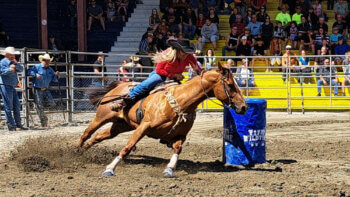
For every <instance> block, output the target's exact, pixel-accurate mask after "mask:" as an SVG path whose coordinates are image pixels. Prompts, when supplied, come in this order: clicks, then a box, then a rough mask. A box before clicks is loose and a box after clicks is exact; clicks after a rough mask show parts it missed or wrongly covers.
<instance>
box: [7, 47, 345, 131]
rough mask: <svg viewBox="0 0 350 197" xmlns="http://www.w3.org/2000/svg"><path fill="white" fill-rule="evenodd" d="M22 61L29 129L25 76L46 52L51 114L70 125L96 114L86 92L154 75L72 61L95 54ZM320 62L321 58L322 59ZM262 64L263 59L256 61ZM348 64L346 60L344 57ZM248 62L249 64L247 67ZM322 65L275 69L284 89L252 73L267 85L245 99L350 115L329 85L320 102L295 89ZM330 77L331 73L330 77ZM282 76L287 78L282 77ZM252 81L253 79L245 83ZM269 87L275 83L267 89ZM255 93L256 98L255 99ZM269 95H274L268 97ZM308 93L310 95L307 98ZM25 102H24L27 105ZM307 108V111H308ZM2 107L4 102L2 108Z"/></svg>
mask: <svg viewBox="0 0 350 197" xmlns="http://www.w3.org/2000/svg"><path fill="white" fill-rule="evenodd" d="M20 51H21V55H20V61H19V63H20V64H22V65H23V66H24V67H25V69H24V71H23V73H19V76H20V79H21V83H22V87H23V92H22V89H20V88H17V91H18V92H19V93H20V95H21V97H20V98H21V99H20V101H21V104H22V110H21V117H22V118H23V119H24V120H25V123H26V124H27V126H29V124H30V121H32V120H30V119H32V118H31V117H32V116H33V115H34V114H35V109H34V107H33V106H34V105H33V102H34V99H33V92H32V89H31V85H30V84H31V80H32V79H31V78H30V77H28V76H27V70H28V69H29V68H30V67H32V66H33V65H35V64H38V63H39V62H38V60H37V56H38V55H41V54H44V53H45V52H48V53H50V54H51V55H53V56H54V58H55V61H54V62H52V63H51V64H50V66H51V67H53V69H54V70H55V71H56V70H58V71H60V73H61V75H60V79H59V82H58V83H53V84H51V86H50V88H49V90H50V91H52V93H53V97H54V100H55V102H56V107H55V108H52V109H49V110H48V112H53V113H63V114H64V117H68V118H67V121H72V120H73V116H74V114H75V113H85V112H94V111H95V110H96V109H95V107H94V106H92V105H91V104H90V103H89V99H88V92H89V90H92V89H94V88H99V86H105V85H108V84H110V83H111V82H112V81H115V80H126V81H138V82H140V81H142V80H144V79H146V78H147V76H148V74H149V72H150V71H151V70H153V67H150V66H149V67H143V68H144V69H148V70H149V71H148V72H147V71H146V72H138V71H137V69H138V68H137V67H136V66H135V65H136V64H135V62H134V61H133V59H131V62H132V66H131V67H128V69H129V72H128V73H121V72H118V69H119V68H120V67H121V66H122V65H121V64H106V63H105V62H104V61H102V63H101V64H99V65H96V64H91V63H86V62H79V61H77V60H75V59H77V58H74V57H75V56H78V55H83V56H85V57H92V58H90V59H96V57H97V56H99V55H101V53H92V52H76V51H42V50H34V49H26V48H24V49H20ZM102 55H108V56H118V57H120V56H123V57H126V59H128V57H129V56H136V55H133V54H129V55H124V54H102ZM138 57H140V58H150V57H149V56H138ZM294 57H296V58H298V57H299V56H290V57H288V60H289V62H290V58H294ZM306 57H309V58H314V57H316V56H306ZM318 57H320V56H318ZM322 57H328V58H329V59H330V61H331V64H330V68H332V67H334V68H336V69H339V70H342V67H344V66H342V65H334V64H332V59H335V58H337V57H338V56H333V55H329V56H322ZM215 58H216V59H220V58H226V59H232V60H233V62H237V63H240V62H241V60H242V59H245V60H246V61H248V60H250V59H252V58H254V57H230V56H225V57H221V56H216V57H215ZM258 58H262V57H258ZM263 58H267V59H271V58H282V57H276V56H265V57H263ZM345 58H347V57H345ZM197 59H198V60H200V59H203V60H204V62H203V67H204V68H206V63H207V62H206V61H205V59H206V58H204V57H203V56H197ZM248 62H249V61H248ZM317 66H318V65H316V66H315V65H312V66H307V67H310V69H311V70H312V71H313V72H312V73H311V75H304V74H302V73H298V72H293V70H292V69H288V68H287V69H284V67H281V66H280V67H273V69H280V70H282V69H284V72H285V83H281V72H273V73H265V72H253V73H254V78H255V81H260V82H261V81H263V82H264V83H262V82H261V83H259V84H258V85H257V86H255V87H249V86H248V83H246V86H243V87H241V89H242V91H243V93H244V95H245V96H246V97H247V98H263V99H267V100H268V103H269V101H271V102H277V101H278V103H277V104H276V105H271V106H269V105H268V110H283V111H286V112H288V113H291V112H292V111H293V110H302V111H303V112H304V111H305V110H314V109H321V110H350V105H342V104H334V103H335V101H337V102H338V101H339V100H346V101H347V102H349V103H350V97H349V96H337V97H335V96H333V95H332V93H331V90H332V89H333V88H334V87H333V85H332V83H329V84H328V85H327V87H328V88H329V90H330V93H329V94H328V95H326V96H322V97H319V96H316V95H313V96H312V95H310V93H309V92H310V91H309V90H311V89H315V88H316V87H315V86H310V85H308V84H305V83H295V81H298V80H299V81H302V80H304V79H306V78H315V77H317V73H316V74H315V71H316V69H317ZM346 66H350V65H346ZM237 67H238V66H237V64H236V65H231V66H230V69H231V70H232V71H235V70H236V69H237ZM93 68H100V70H101V72H99V73H94V72H93ZM249 68H250V69H252V70H254V69H256V68H259V69H266V68H271V67H270V66H259V67H253V66H249ZM330 73H331V72H330ZM282 74H283V73H282ZM190 75H191V72H189V73H188V74H186V75H185V77H186V79H188V78H189V77H190ZM329 77H330V78H332V77H334V76H333V75H332V73H331V74H330V76H329ZM338 77H339V78H343V77H344V73H342V72H339V73H338ZM247 79H248V80H249V79H250V78H249V77H248V78H247ZM267 81H271V82H269V83H266V82H267ZM273 81H278V82H276V84H273V85H271V83H273ZM338 86H339V87H338V88H342V86H341V84H339V83H338ZM344 88H347V89H350V86H349V85H346V86H345V87H344ZM251 92H252V93H253V94H251ZM254 92H258V93H259V95H257V94H254ZM269 92H271V94H269ZM305 93H306V94H305ZM25 98H26V99H25ZM213 99H215V98H210V99H208V100H207V101H205V102H203V103H202V104H201V105H200V106H199V107H198V109H199V110H200V111H217V110H222V108H221V107H219V106H215V105H213V104H212V103H211V101H210V100H213ZM296 101H298V102H301V104H296V103H295V102H296ZM309 101H314V102H315V104H314V105H312V104H310V102H309ZM316 101H325V102H328V103H329V105H319V104H320V103H317V102H316ZM306 102H307V105H306ZM1 104H2V102H1ZM3 116H4V113H3V112H1V117H0V118H1V119H4V117H3Z"/></svg>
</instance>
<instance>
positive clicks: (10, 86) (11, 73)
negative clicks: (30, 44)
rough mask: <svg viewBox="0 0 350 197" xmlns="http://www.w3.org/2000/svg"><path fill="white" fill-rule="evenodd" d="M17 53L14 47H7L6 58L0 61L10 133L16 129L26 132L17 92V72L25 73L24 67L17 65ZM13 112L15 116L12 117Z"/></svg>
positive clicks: (6, 116)
mask: <svg viewBox="0 0 350 197" xmlns="http://www.w3.org/2000/svg"><path fill="white" fill-rule="evenodd" d="M16 54H18V52H17V51H15V48H13V47H7V48H5V50H4V51H3V52H2V55H4V56H5V57H4V58H3V59H2V60H1V61H0V84H1V95H2V98H3V102H4V109H5V118H6V123H7V127H8V130H9V131H15V130H16V128H19V129H21V130H26V128H23V126H22V123H21V116H20V108H21V104H20V102H19V98H18V95H17V92H16V89H15V87H17V84H18V79H17V72H22V71H23V66H22V65H20V64H18V63H17V60H16ZM12 111H13V116H14V118H13V116H12Z"/></svg>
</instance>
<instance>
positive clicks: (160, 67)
mask: <svg viewBox="0 0 350 197" xmlns="http://www.w3.org/2000/svg"><path fill="white" fill-rule="evenodd" d="M166 65H167V62H159V63H157V66H156V73H157V74H158V75H160V76H163V77H174V74H173V73H168V71H166V70H165V66H166Z"/></svg>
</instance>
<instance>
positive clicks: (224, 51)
mask: <svg viewBox="0 0 350 197" xmlns="http://www.w3.org/2000/svg"><path fill="white" fill-rule="evenodd" d="M226 51H236V50H235V49H230V48H228V46H223V47H222V56H226Z"/></svg>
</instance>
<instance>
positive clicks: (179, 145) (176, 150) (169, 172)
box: [163, 138, 186, 178]
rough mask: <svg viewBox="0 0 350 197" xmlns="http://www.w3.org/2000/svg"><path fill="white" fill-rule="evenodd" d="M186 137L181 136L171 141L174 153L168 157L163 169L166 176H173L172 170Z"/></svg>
mask: <svg viewBox="0 0 350 197" xmlns="http://www.w3.org/2000/svg"><path fill="white" fill-rule="evenodd" d="M185 140H186V138H182V139H180V140H178V141H176V142H174V143H173V151H174V154H173V156H172V157H171V159H170V162H169V163H168V165H167V167H166V168H165V170H164V171H163V175H164V177H166V178H171V177H174V170H175V168H176V164H177V161H178V160H179V154H180V153H181V151H182V144H183V143H184V142H185Z"/></svg>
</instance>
